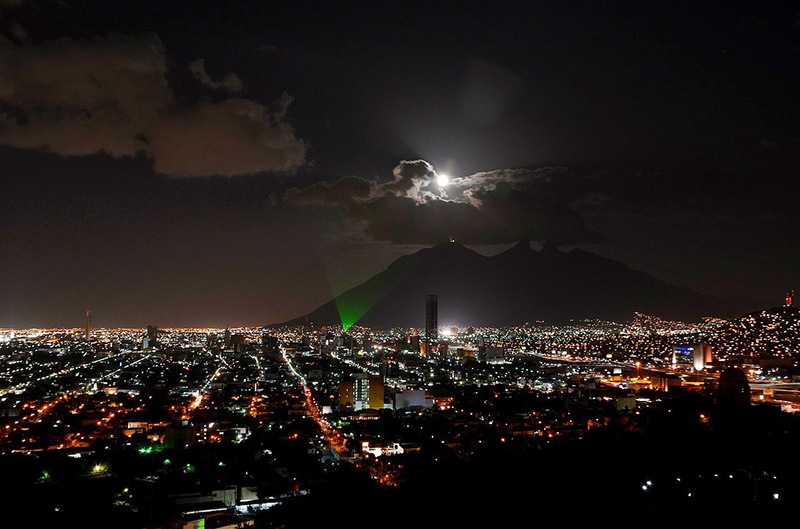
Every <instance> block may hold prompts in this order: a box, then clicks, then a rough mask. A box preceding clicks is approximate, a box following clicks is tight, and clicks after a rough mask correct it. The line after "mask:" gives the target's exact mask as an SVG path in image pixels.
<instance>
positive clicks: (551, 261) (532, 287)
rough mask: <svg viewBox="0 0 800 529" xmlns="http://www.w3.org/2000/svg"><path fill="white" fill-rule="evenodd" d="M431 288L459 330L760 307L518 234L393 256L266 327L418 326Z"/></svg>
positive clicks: (679, 316) (697, 315)
mask: <svg viewBox="0 0 800 529" xmlns="http://www.w3.org/2000/svg"><path fill="white" fill-rule="evenodd" d="M428 294H436V295H437V297H438V307H439V310H438V320H439V324H440V325H458V326H486V327H508V326H516V325H523V324H526V323H533V322H543V323H546V324H554V325H560V324H565V323H568V322H570V321H575V320H586V319H592V320H606V321H618V322H623V321H629V320H630V319H632V318H633V316H634V314H635V313H636V312H639V313H645V314H650V315H653V316H659V317H662V318H665V319H671V320H679V321H687V322H691V321H700V320H701V319H702V318H703V317H705V316H713V317H722V318H731V317H737V316H740V315H742V314H745V313H748V312H752V311H754V310H758V304H757V303H756V301H755V300H751V299H743V298H717V297H714V296H709V295H706V294H702V293H700V292H697V291H694V290H691V289H689V288H686V287H682V286H678V285H674V284H670V283H667V282H665V281H663V280H661V279H658V278H656V277H655V276H653V275H651V274H648V273H646V272H642V271H639V270H634V269H631V268H630V267H628V266H626V265H624V264H623V263H620V262H618V261H614V260H612V259H608V258H606V257H602V256H600V255H597V254H593V253H590V252H586V251H584V250H580V249H577V248H576V249H572V250H569V251H562V250H560V249H558V248H557V247H556V246H555V245H554V244H552V243H549V242H546V243H545V244H544V245H543V246H542V248H541V249H540V250H534V249H533V248H532V247H531V244H530V241H527V240H522V241H520V242H518V243H517V244H515V245H514V246H512V247H510V248H508V249H507V250H505V251H503V252H501V253H499V254H497V255H494V256H484V255H482V254H480V253H478V252H476V251H475V250H472V249H470V248H467V247H466V246H463V245H461V244H459V243H455V242H443V243H441V244H438V245H435V246H431V247H428V248H423V249H421V250H418V251H417V252H415V253H412V254H408V255H404V256H401V257H399V258H397V259H396V260H395V261H393V262H392V263H391V264H389V266H387V267H386V268H385V269H384V270H383V271H381V272H379V273H378V274H376V275H374V276H372V277H371V278H369V279H367V280H366V281H364V282H363V283H361V284H359V285H356V286H355V287H352V288H350V289H349V290H347V291H345V292H343V293H342V294H340V295H338V296H336V297H334V298H333V299H331V300H329V301H328V302H326V303H324V304H323V305H321V306H319V307H317V308H316V309H314V310H312V311H311V312H309V313H308V314H305V315H301V316H298V317H296V318H293V319H291V320H287V321H284V322H280V323H274V324H270V325H268V327H279V326H289V325H305V324H313V325H316V326H332V325H342V326H344V327H345V328H349V327H350V326H351V325H354V324H358V325H361V326H365V327H374V328H390V327H407V328H408V327H421V326H424V322H425V297H426V296H427V295H428Z"/></svg>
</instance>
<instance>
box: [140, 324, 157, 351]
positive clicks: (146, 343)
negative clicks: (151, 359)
mask: <svg viewBox="0 0 800 529" xmlns="http://www.w3.org/2000/svg"><path fill="white" fill-rule="evenodd" d="M156 345H158V327H156V326H155V325H148V326H147V334H145V336H144V340H143V343H142V346H143V347H144V348H145V349H149V348H150V347H156Z"/></svg>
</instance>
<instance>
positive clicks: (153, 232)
mask: <svg viewBox="0 0 800 529" xmlns="http://www.w3.org/2000/svg"><path fill="white" fill-rule="evenodd" d="M0 30H1V31H2V36H1V37H0V174H1V175H2V192H0V328H17V329H21V328H31V327H81V326H82V325H83V324H84V317H85V313H86V311H87V310H91V311H92V322H93V325H94V326H95V327H98V328H103V327H105V328H114V327H143V326H145V325H148V324H152V325H157V326H159V327H162V328H167V327H179V326H191V327H205V326H211V327H225V326H231V327H234V326H250V325H267V324H270V323H277V322H280V321H285V320H288V319H290V318H294V317H296V316H300V315H302V314H305V313H308V312H310V311H312V310H313V309H315V308H316V307H317V306H319V305H321V304H322V303H324V302H326V301H328V300H329V299H331V298H332V297H333V296H334V295H336V294H339V293H341V292H343V291H344V290H345V289H347V288H350V287H352V286H355V285H357V284H359V283H361V282H363V281H365V280H367V279H368V278H370V277H371V276H373V275H375V274H377V273H379V272H380V271H382V270H383V269H385V268H386V267H387V266H388V265H389V264H390V263H391V262H393V261H394V260H395V259H396V258H397V257H399V256H401V255H406V254H410V253H413V252H416V251H418V250H420V249H422V248H425V247H429V246H432V245H436V244H439V243H442V242H445V241H447V240H448V239H449V237H451V236H452V237H454V238H455V240H456V241H457V242H459V243H462V244H464V245H465V246H467V247H469V248H473V249H475V250H476V251H478V252H479V253H482V254H484V255H493V254H496V253H498V252H500V251H502V250H505V249H506V248H508V247H510V246H511V245H513V244H514V243H516V242H517V241H519V240H522V239H530V240H531V241H532V245H533V247H534V248H536V249H538V248H539V247H540V246H541V244H542V243H543V242H545V241H551V242H553V243H554V244H556V245H557V246H558V247H559V248H561V249H563V250H569V249H571V248H576V247H578V248H582V249H584V250H586V251H590V252H593V253H597V254H600V255H602V256H605V257H609V258H612V259H615V260H617V261H620V262H621V263H623V264H625V265H627V266H629V267H631V268H633V269H636V270H642V271H645V272H648V273H650V274H652V275H654V276H656V277H658V278H660V279H662V280H664V281H667V282H669V283H674V284H677V285H681V286H686V287H689V288H692V289H695V290H697V291H700V292H703V293H708V294H713V295H718V296H726V297H753V298H756V299H758V300H763V303H764V308H765V309H766V308H770V307H773V306H777V305H780V304H782V303H783V298H784V294H785V293H786V292H787V291H790V290H793V289H795V288H797V289H798V290H800V280H799V279H800V235H798V233H799V230H798V226H800V224H799V222H798V221H800V218H799V217H800V215H798V196H799V195H798V191H800V185H798V177H800V130H799V129H800V4H798V3H797V2H796V1H786V2H782V1H778V2H770V1H762V2H756V1H754V2H685V1H670V2H648V1H639V2H603V1H587V2H567V1H564V2H537V1H531V2H526V3H522V2H516V1H515V2H503V1H496V0H495V1H491V2H488V1H487V2H472V1H460V2H447V1H441V2H430V1H429V2H416V1H388V0H387V1H370V2H353V1H351V2H320V1H298V0H295V1H285V2H275V1H269V0H264V1H248V2H243V1H242V2H236V1H231V2H210V1H207V2H185V1H179V0H169V1H164V0H162V1H152V2H151V1H135V2H134V1H130V2H128V1H122V0H115V1H96V2H75V1H71V0H60V1H35V0H29V1H28V0H0ZM443 176H447V177H448V182H447V184H446V185H444V184H443V183H442V182H440V177H443ZM460 323H461V324H462V325H468V324H469V323H470V322H460Z"/></svg>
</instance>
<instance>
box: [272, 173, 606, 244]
mask: <svg viewBox="0 0 800 529" xmlns="http://www.w3.org/2000/svg"><path fill="white" fill-rule="evenodd" d="M393 174H394V180H393V181H391V182H388V183H383V184H380V183H377V182H372V181H367V180H364V179H360V178H356V177H347V178H343V179H340V180H338V181H336V182H333V183H319V184H314V185H312V186H309V187H307V188H305V189H299V188H292V189H289V190H287V191H286V193H285V194H284V201H285V202H286V203H289V204H293V205H303V206H308V205H325V206H330V207H335V208H337V209H338V210H340V211H341V213H342V215H343V217H344V218H345V219H346V220H349V221H351V222H352V223H354V224H356V225H358V226H360V227H361V229H362V230H363V233H364V234H365V235H366V236H368V237H369V238H371V239H373V240H377V241H387V242H392V243H397V244H417V245H430V244H438V243H440V242H442V241H445V240H448V239H449V238H450V237H451V236H452V237H455V238H456V239H457V240H458V241H459V242H462V243H464V244H503V243H507V242H514V241H518V240H520V239H531V240H537V241H545V240H549V241H552V242H555V243H559V244H578V243H595V242H599V241H600V240H601V239H602V238H601V236H600V234H599V233H597V232H595V231H593V230H591V229H589V228H588V227H587V226H586V224H585V222H584V221H583V219H582V218H581V216H580V215H579V214H578V213H577V212H576V211H574V210H573V209H572V208H571V207H570V205H569V203H568V202H567V201H568V200H571V199H572V198H573V197H572V196H571V195H570V194H568V193H553V192H551V191H550V190H549V187H551V186H555V185H556V183H557V182H558V181H559V177H564V176H566V175H568V173H567V172H566V171H565V170H563V169H560V168H551V169H540V170H535V171H531V170H525V169H517V170H500V171H490V172H483V173H478V174H475V175H470V176H466V177H461V178H454V179H452V181H451V184H450V185H448V186H447V187H446V188H442V187H439V185H438V184H437V183H436V177H437V176H438V175H437V173H436V170H435V169H434V168H433V166H432V165H431V164H430V163H428V162H426V161H424V160H413V161H402V162H400V164H399V165H398V166H397V167H395V169H394V171H393Z"/></svg>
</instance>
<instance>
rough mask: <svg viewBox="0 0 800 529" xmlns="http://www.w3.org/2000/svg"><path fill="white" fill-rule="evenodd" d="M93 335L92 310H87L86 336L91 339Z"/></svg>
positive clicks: (87, 339)
mask: <svg viewBox="0 0 800 529" xmlns="http://www.w3.org/2000/svg"><path fill="white" fill-rule="evenodd" d="M91 336H92V311H91V310H87V311H86V330H85V338H86V341H87V342H88V341H89V338H91Z"/></svg>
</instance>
